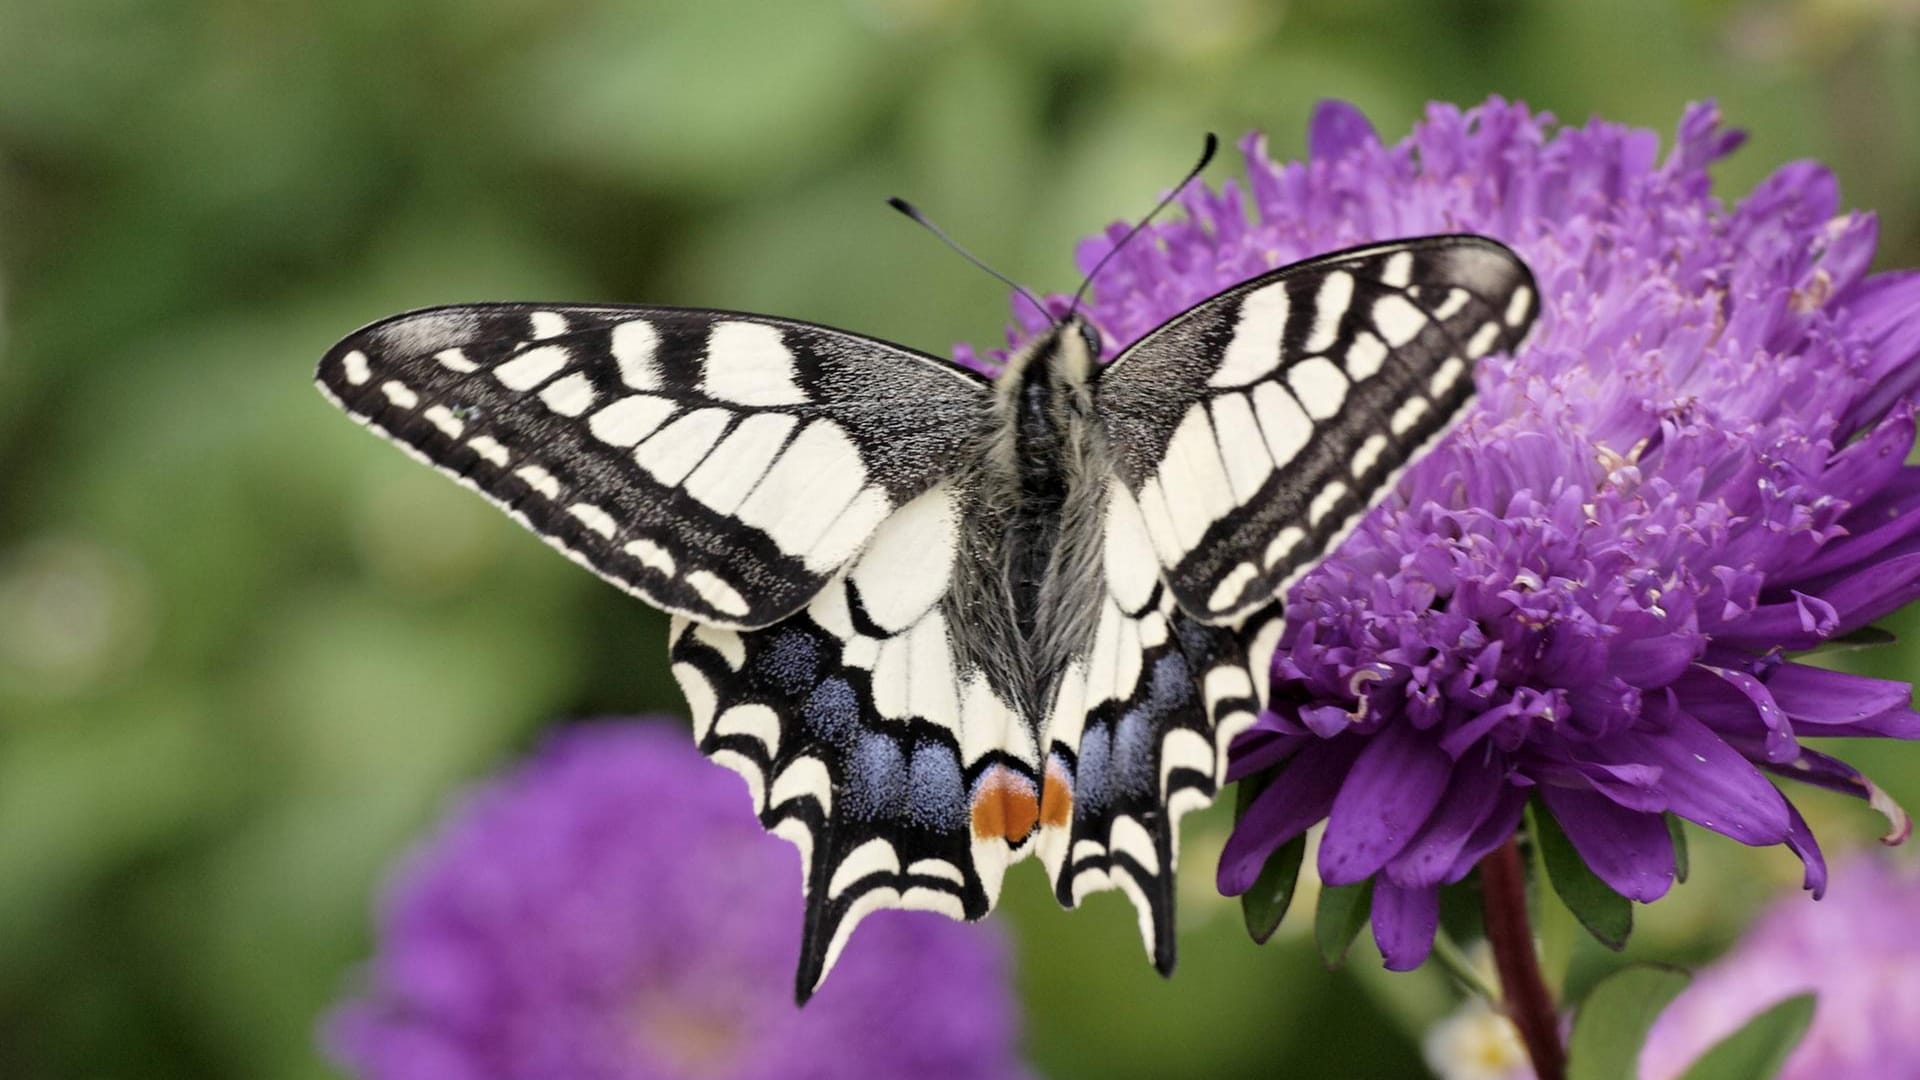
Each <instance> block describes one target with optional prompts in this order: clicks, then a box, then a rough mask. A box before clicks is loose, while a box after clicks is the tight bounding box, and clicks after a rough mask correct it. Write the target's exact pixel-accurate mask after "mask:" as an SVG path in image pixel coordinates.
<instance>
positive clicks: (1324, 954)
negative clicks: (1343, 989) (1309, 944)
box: [1313, 878, 1373, 970]
mask: <svg viewBox="0 0 1920 1080" xmlns="http://www.w3.org/2000/svg"><path fill="white" fill-rule="evenodd" d="M1372 913H1373V879H1372V878H1368V879H1367V880H1365V881H1363V882H1361V883H1360V884H1358V885H1340V886H1326V887H1323V888H1322V889H1321V890H1320V906H1319V907H1318V909H1316V910H1315V911H1314V913H1313V940H1314V942H1315V943H1316V944H1318V945H1319V946H1320V959H1321V960H1323V961H1325V962H1326V965H1327V968H1328V969H1329V970H1338V969H1339V968H1341V967H1342V966H1344V965H1345V964H1346V962H1347V950H1348V949H1351V948H1352V947H1353V939H1354V938H1355V937H1358V936H1359V934H1360V931H1361V929H1362V928H1363V927H1365V926H1366V925H1367V917H1368V916H1369V915H1371V914H1372Z"/></svg>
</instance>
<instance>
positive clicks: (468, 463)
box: [319, 236, 1537, 1000]
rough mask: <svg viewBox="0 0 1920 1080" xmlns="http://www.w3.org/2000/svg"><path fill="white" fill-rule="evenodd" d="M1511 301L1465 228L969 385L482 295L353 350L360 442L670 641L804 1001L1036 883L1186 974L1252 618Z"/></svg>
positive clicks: (1256, 638) (1326, 546) (707, 316)
mask: <svg viewBox="0 0 1920 1080" xmlns="http://www.w3.org/2000/svg"><path fill="white" fill-rule="evenodd" d="M1536 310H1537V299H1536V290H1535V287H1534V285H1533V281H1532V277H1531V275H1530V274H1529V272H1528V270H1527V269H1526V267H1525V266H1524V265H1523V264H1522V263H1521V262H1520V261H1519V259H1518V258H1516V257H1515V256H1514V255H1513V253H1512V252H1510V251H1508V250H1507V249H1506V248H1505V247H1502V246H1501V245H1500V244H1498V243H1495V242H1494V241H1491V240H1488V239H1485V238H1483V237H1478V236H1432V237H1425V238H1421V239H1414V240H1405V241H1400V242H1396V243H1387V244H1376V245H1371V246H1368V247H1361V248H1355V249H1352V250H1349V251H1342V252H1339V253H1337V254H1332V255H1327V256H1323V257H1321V258H1317V259H1312V260H1310V261H1307V262H1302V263H1297V264H1294V265H1292V266H1288V267H1285V268H1282V269H1279V270H1275V271H1273V272H1271V273H1268V274H1265V275H1262V276H1260V277H1257V278H1254V279H1253V280H1251V281H1247V282H1244V283H1243V284H1240V285H1237V286H1235V287H1233V288H1231V289H1228V290H1227V291H1226V292H1223V293H1221V294H1219V295H1218V296H1214V297H1212V298H1210V299H1208V300H1205V301H1203V302H1201V303H1200V304H1198V305H1196V306H1194V307H1193V308H1192V309H1191V310H1189V311H1187V312H1185V313H1183V314H1181V315H1179V316H1177V317H1175V318H1173V319H1172V320H1170V321H1168V322H1167V323H1165V324H1164V325H1162V326H1160V327H1159V328H1158V329H1156V330H1154V331H1152V332H1151V333H1149V334H1147V335H1146V336H1145V337H1143V338H1141V339H1140V340H1139V341H1136V342H1134V343H1133V344H1132V345H1130V346H1129V347H1128V348H1127V349H1126V350H1125V351H1124V352H1122V353H1121V354H1120V355H1119V357H1118V358H1117V359H1115V360H1113V361H1112V362H1111V363H1110V364H1106V365H1104V366H1102V365H1100V364H1099V363H1098V360H1097V357H1098V352H1099V350H1098V337H1097V331H1096V330H1095V328H1094V327H1093V326H1092V325H1090V323H1089V322H1088V321H1087V320H1086V319H1085V318H1084V317H1083V316H1080V315H1070V316H1068V317H1066V318H1065V319H1063V320H1062V321H1061V322H1060V323H1059V324H1058V325H1056V326H1054V327H1053V328H1052V329H1051V330H1050V331H1048V332H1047V333H1044V334H1042V335H1040V336H1039V337H1038V338H1036V339H1035V340H1033V341H1031V342H1029V343H1028V344H1027V345H1026V346H1025V347H1023V348H1021V349H1019V350H1018V351H1017V352H1015V353H1014V354H1013V355H1012V356H1011V357H1009V358H1008V360H1007V362H1006V367H1005V370H1004V371H1003V372H1002V373H1001V374H1000V375H999V376H998V377H997V378H994V379H991V380H989V379H987V378H985V377H983V376H980V375H977V374H975V373H973V372H971V371H968V370H964V369H962V368H960V367H957V366H955V365H953V364H951V363H948V362H946V361H943V360H940V359H937V358H935V357H933V356H929V355H926V354H923V353H919V352H915V351H913V350H911V349H906V348H902V347H900V346H898V345H891V344H888V343H886V342H883V341H877V340H874V339H872V338H866V337H861V336H859V335H856V334H851V333H848V332H846V331H843V330H835V329H831V328H828V327H824V326H816V325H812V324H808V323H803V322H797V321H793V320H789V319H778V318H771V317H768V316H764V315H748V314H737V313H733V312H725V311H704V310H690V309H681V308H668V307H648V306H616V305H606V306H575V305H567V304H475V305H469V306H456V307H442V308H433V309H428V310H424V311H415V312H411V313H408V314H403V315H397V316H394V317H393V318H389V319H386V320H383V321H381V322H377V323H375V324H373V325H371V326H369V327H367V328H366V329H363V330H361V331H359V332H357V333H355V334H353V335H352V336H350V337H348V338H346V339H345V340H344V341H342V342H340V343H339V344H338V345H336V346H334V347H333V349H332V350H330V351H329V352H328V353H327V354H326V356H325V358H324V359H323V360H322V361H321V363H320V368H319V385H320V389H321V391H322V392H323V393H325V394H326V396H327V397H328V398H329V399H331V400H332V401H333V402H334V403H335V404H337V405H339V406H340V407H341V408H342V409H344V410H346V412H347V413H348V414H350V415H351V416H352V417H353V418H354V419H355V420H357V421H359V422H360V423H362V424H364V425H366V426H367V427H370V428H372V429H373V430H374V431H376V432H378V433H379V434H381V435H383V436H385V437H386V438H388V439H391V440H392V441H394V442H395V443H398V444H399V446H400V447H401V449H403V450H406V451H408V452H409V453H411V454H412V455H413V456H415V457H417V458H419V459H421V460H422V461H424V462H426V463H427V464H429V465H432V466H433V467H434V468H436V469H439V470H440V471H442V472H444V473H446V474H448V475H449V476H451V477H453V478H454V479H455V480H456V481H458V482H460V483H461V484H464V485H466V486H468V487H470V488H472V489H474V490H475V491H477V492H479V493H480V494H481V495H483V496H485V497H486V498H487V499H488V500H489V501H491V502H493V503H494V504H495V505H496V506H499V507H500V508H501V509H503V510H505V511H506V512H507V513H508V514H509V515H511V516H512V517H513V518H514V520H516V521H518V522H520V523H521V524H522V525H524V526H526V527H527V528H529V529H531V530H533V531H534V532H535V533H537V534H538V535H539V536H540V537H541V538H542V539H544V540H545V541H546V542H548V543H549V544H551V545H553V546H554V547H556V548H558V549H559V550H560V551H562V552H564V553H565V554H566V555H567V556H568V557H569V558H571V559H573V560H574V561H575V562H578V563H580V564H581V565H583V566H585V567H586V568H587V569H589V570H591V571H593V572H594V573H595V574H598V575H599V576H600V577H602V578H605V579H606V580H608V581H610V582H612V583H613V584H615V585H617V586H619V587H620V588H622V589H625V590H626V591H628V592H630V593H632V594H634V595H636V596H638V597H640V598H641V599H642V600H645V601H646V602H647V603H650V604H652V605H654V606H656V607H659V608H663V609H665V610H666V611H668V612H670V613H671V614H672V615H673V616H674V619H673V624H672V625H673V629H672V634H671V646H670V650H671V662H672V668H673V673H674V675H675V676H676V677H677V678H678V680H679V683H680V686H681V688H682V689H683V691H684V692H685V694H686V698H687V702H688V704H689V706H690V707H691V710H692V713H693V722H694V732H695V736H696V738H697V739H698V740H699V745H700V748H701V750H703V751H705V752H706V753H707V755H709V756H710V757H711V758H712V759H713V760H714V761H717V762H719V763H721V764H724V765H726V766H728V767H729V768H731V769H733V770H735V771H736V772H738V773H739V774H740V775H741V776H743V777H745V778H746V782H747V786H748V788H749V789H750V791H751V794H752V798H753V803H754V808H755V810H756V811H758V813H759V816H760V820H761V822H762V823H763V824H764V825H765V826H766V827H767V828H768V829H769V830H771V831H773V832H774V833H777V834H778V835H780V836H782V837H785V838H787V839H788V840H790V841H792V842H793V843H794V844H795V845H796V846H797V847H798V848H799V849H800V853H801V859H802V863H803V866H804V868H805V888H806V897H807V913H806V921H805V928H804V937H803V945H802V949H801V959H800V968H799V972H798V975H797V983H798V987H797V989H798V995H799V997H800V999H801V1000H805V998H806V997H807V996H808V995H809V994H810V993H812V991H813V990H814V988H815V987H817V986H818V984H819V983H820V981H821V980H822V979H823V978H824V977H825V976H826V974H827V971H828V970H829V969H830V968H831V967H832V966H833V964H834V961H835V959H836V958H837V957H838V956H839V954H840V951H841V949H842V947H843V946H844V945H845V944H846V942H847V939H848V937H849V935H850V934H851V933H852V931H853V929H854V927H855V925H856V924H857V923H858V922H859V921H860V920H861V919H862V918H863V917H864V916H866V915H867V914H868V913H869V912H872V911H874V910H876V909H879V908H885V907H906V908H921V909H928V910H933V911H939V912H944V913H946V914H948V915H950V916H953V917H955V918H960V919H978V918H980V917H982V916H984V915H985V914H986V913H987V912H988V911H989V910H990V909H991V908H992V907H993V905H994V901H995V899H996V898H997V896H998V894H999V892H1000V885H1001V880H1002V878H1003V876H1004V875H1005V873H1006V871H1007V867H1008V865H1009V864H1010V863H1013V862H1015V861H1017V860H1019V859H1021V858H1024V857H1026V856H1028V855H1033V854H1038V855H1039V857H1040V861H1041V862H1042V863H1043V864H1044V866H1045V868H1046V871H1047V873H1048V875H1049V877H1050V879H1051V881H1052V886H1053V891H1054V893H1055V895H1056V897H1057V898H1058V900H1059V901H1060V903H1061V904H1063V905H1065V906H1067V907H1073V906H1075V905H1077V904H1078V903H1079V902H1080V900H1081V899H1082V898H1083V897H1085V896H1086V895H1087V894H1089V893H1092V892H1097V891H1100V890H1104V889H1109V888H1119V889H1120V890H1122V891H1123V892H1125V893H1126V894H1127V896H1128V897H1130V898H1131V899H1132V901H1133V903H1134V905H1135V906H1136V908H1137V909H1138V912H1139V920H1140V931H1141V933H1142V935H1143V936H1144V937H1145V940H1146V946H1147V951H1148V953H1149V955H1150V956H1151V957H1152V959H1153V962H1154V963H1155V965H1156V966H1157V967H1158V968H1159V969H1160V970H1161V971H1162V972H1169V971H1171V969H1172V967H1173V961H1174V916H1173V905H1174V890H1173V873H1174V860H1175V852H1176V833H1175V830H1176V825H1177V822H1178V821H1179V818H1180V816H1181V815H1182V814H1184V813H1186V812H1187V811H1189V810H1193V809H1195V808H1197V807H1202V806H1205V805H1207V804H1208V803H1209V802H1210V801H1212V799H1213V797H1214V794H1215V792H1216V791H1217V790H1218V788H1219V786H1220V784H1221V783H1222V782H1223V780H1224V774H1225V768H1226V750H1227V745H1228V743H1229V742H1230V741H1231V740H1232V738H1233V737H1234V735H1235V734H1236V733H1238V732H1239V731H1241V730H1242V729H1244V728H1245V727H1246V726H1247V725H1248V724H1249V723H1251V722H1252V720H1253V718H1254V716H1255V715H1256V713H1257V712H1258V711H1259V710H1260V709H1261V708H1262V707H1263V706H1264V704H1265V699H1266V693H1267V685H1268V670H1267V669H1268V665H1269V664H1270V662H1271V658H1272V655H1273V652H1274V649H1275V646H1276V643H1277V642H1278V640H1279V636H1280V630H1281V617H1280V616H1281V604H1280V599H1279V598H1280V597H1281V596H1282V595H1283V594H1284V593H1285V592H1286V590H1287V588H1288V586H1289V585H1291V584H1292V583H1293V582H1294V581H1295V580H1297V579H1298V578H1299V577H1300V576H1301V575H1302V574H1303V573H1305V572H1306V571H1307V570H1308V569H1310V568H1311V567H1312V566H1313V565H1314V563H1315V562H1316V561H1317V560H1318V559H1319V558H1320V556H1321V555H1322V554H1323V553H1325V552H1327V551H1329V550H1330V549H1332V548H1333V547H1334V546H1335V545H1337V544H1338V543H1340V541H1341V539H1342V538H1343V537H1344V536H1345V535H1346V534H1347V533H1348V531H1349V530H1351V529H1352V528H1353V527H1354V525H1355V524H1356V523H1357V522H1358V521H1359V520H1360V517H1361V516H1362V515H1363V514H1365V513H1366V511H1367V510H1368V508H1369V507H1371V506H1373V505H1374V504H1375V503H1376V502H1378V501H1379V500H1381V499H1382V498H1384V497H1385V496H1386V495H1387V493H1389V492H1390V491H1391V490H1392V488H1393V485H1394V483H1395V481H1396V478H1397V477H1398V476H1399V475H1400V473H1401V471H1402V470H1403V469H1404V468H1405V467H1406V465H1407V464H1408V463H1409V462H1410V461H1411V460H1413V459H1414V458H1416V457H1417V456H1418V455H1419V454H1420V452H1421V451H1422V449H1423V448H1424V447H1426V446H1428V445H1430V444H1431V443H1432V442H1434V441H1435V440H1436V439H1437V438H1438V437H1439V436H1440V435H1441V434H1442V433H1444V432H1445V431H1446V430H1447V428H1448V426H1449V425H1450V423H1451V422H1452V421H1453V419H1454V418H1455V417H1456V415H1457V414H1458V413H1459V412H1460V410H1461V408H1462V406H1464V405H1465V404H1466V403H1467V402H1468V400H1470V398H1471V397H1472V394H1473V377H1472V375H1473V371H1472V369H1473V364H1474V362H1475V361H1476V360H1478V359H1479V358H1481V357H1483V356H1486V355H1487V354H1489V353H1492V352H1494V351H1496V350H1509V349H1512V348H1513V347H1514V346H1516V345H1517V344H1518V343H1519V341H1520V340H1521V339H1522V337H1524V336H1525V334H1526V333H1527V331H1528V328H1529V327H1530V326H1531V324H1532V322H1533V319H1534V316H1535V312H1536Z"/></svg>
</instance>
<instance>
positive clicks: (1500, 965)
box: [1480, 840, 1567, 1080]
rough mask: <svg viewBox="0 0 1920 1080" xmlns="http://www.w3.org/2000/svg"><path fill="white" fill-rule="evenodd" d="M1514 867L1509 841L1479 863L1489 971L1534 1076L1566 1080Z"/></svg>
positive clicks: (1523, 884) (1516, 859) (1516, 852)
mask: <svg viewBox="0 0 1920 1080" xmlns="http://www.w3.org/2000/svg"><path fill="white" fill-rule="evenodd" d="M1520 867H1521V862H1520V846H1519V844H1518V842H1516V841H1514V840H1508V841H1507V842H1506V843H1505V844H1502V845H1501V846H1500V847H1499V849H1498V850H1496V851H1495V852H1494V853H1493V854H1491V855H1488V856H1487V857H1486V858H1485V859H1483V860H1481V862H1480V892H1481V906H1482V908H1483V910H1484V912H1485V914H1486V921H1487V944H1488V945H1490V946H1492V948H1493V966H1494V968H1495V969H1496V970H1497V971H1499V973H1500V994H1501V999H1502V1001H1503V1003H1504V1004H1505V1007H1506V1012H1507V1016H1508V1018H1510V1019H1511V1020H1512V1021H1513V1026H1514V1027H1516V1028H1518V1029H1520V1041H1521V1042H1523V1043H1525V1044H1526V1047H1527V1057H1528V1058H1530V1059H1532V1061H1533V1073H1534V1075H1535V1076H1536V1077H1538V1078H1539V1080H1566V1075H1567V1051H1566V1048H1565V1047H1563V1046H1561V1045H1560V1017H1559V1014H1558V1013H1557V1012H1556V1011H1555V1010H1554V1005H1553V991H1551V990H1549V989H1547V981H1546V979H1544V978H1542V977H1541V975H1540V957H1539V955H1538V954H1537V953H1535V952H1534V948H1533V928H1532V926H1531V925H1529V923H1528V921H1527V879H1526V875H1525V874H1524V873H1522V871H1521V868H1520Z"/></svg>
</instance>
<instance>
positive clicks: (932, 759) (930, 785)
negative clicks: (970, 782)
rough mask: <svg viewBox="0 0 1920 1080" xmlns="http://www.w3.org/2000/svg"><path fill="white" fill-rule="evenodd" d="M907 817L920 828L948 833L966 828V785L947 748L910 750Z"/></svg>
mask: <svg viewBox="0 0 1920 1080" xmlns="http://www.w3.org/2000/svg"><path fill="white" fill-rule="evenodd" d="M907 815H908V816H909V817H911V818H912V819H913V823H914V824H915V825H918V826H920V827H921V828H923V829H932V830H935V831H941V832H951V831H954V830H957V829H963V828H965V827H966V824H967V797H966V782H965V780H963V779H962V778H961V776H960V761H959V759H958V758H956V757H954V754H953V751H952V750H951V749H949V748H947V747H945V746H942V745H940V744H939V743H933V742H922V743H920V744H919V745H917V746H915V747H914V748H913V765H912V766H911V769H910V772H909V775H908V778H907Z"/></svg>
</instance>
